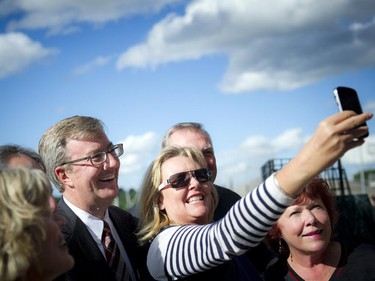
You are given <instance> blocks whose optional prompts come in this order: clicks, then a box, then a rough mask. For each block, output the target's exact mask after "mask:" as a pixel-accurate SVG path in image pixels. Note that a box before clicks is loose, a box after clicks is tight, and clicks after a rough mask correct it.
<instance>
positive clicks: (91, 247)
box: [39, 116, 149, 281]
mask: <svg viewBox="0 0 375 281" xmlns="http://www.w3.org/2000/svg"><path fill="white" fill-rule="evenodd" d="M123 152H124V150H123V145H122V144H113V143H112V142H111V141H110V140H109V139H108V137H107V135H106V133H105V131H104V125H103V123H102V121H100V120H98V119H96V118H93V117H88V116H73V117H69V118H66V119H63V120H62V121H60V122H58V123H57V124H55V125H53V126H52V127H51V128H49V129H48V130H47V131H46V132H45V133H44V134H43V136H42V138H41V139H40V141H39V154H40V156H41V157H42V160H43V163H44V165H45V167H46V172H47V175H48V177H49V179H50V180H51V181H52V182H53V184H54V185H55V186H56V188H57V189H58V190H59V191H60V192H61V193H62V199H61V200H60V201H59V203H58V206H57V212H58V213H60V214H61V215H63V216H65V217H66V218H67V223H66V224H65V226H64V228H63V229H62V232H63V234H64V236H65V239H66V241H67V244H68V247H69V250H70V253H71V255H72V256H73V257H74V259H75V266H74V268H73V269H72V270H70V271H69V272H67V274H66V275H64V276H61V277H60V278H59V280H64V279H65V280H71V281H75V280H77V281H78V280H90V281H95V280H98V281H99V280H106V281H115V280H116V281H120V280H132V281H135V280H148V279H149V274H148V271H147V269H146V253H147V249H146V248H141V247H139V246H138V243H137V238H136V235H135V232H136V228H137V225H138V219H136V218H135V217H133V216H132V215H130V214H129V213H128V212H126V211H125V210H123V209H121V208H118V207H116V206H112V202H113V200H114V198H115V197H116V196H117V195H118V192H119V187H118V174H119V168H120V161H119V157H120V156H121V155H122V154H123Z"/></svg>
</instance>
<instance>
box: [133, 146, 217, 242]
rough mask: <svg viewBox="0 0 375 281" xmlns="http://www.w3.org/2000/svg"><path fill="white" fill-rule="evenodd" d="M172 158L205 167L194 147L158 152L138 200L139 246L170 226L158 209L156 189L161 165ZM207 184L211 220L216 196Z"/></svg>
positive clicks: (198, 151)
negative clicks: (209, 190)
mask: <svg viewBox="0 0 375 281" xmlns="http://www.w3.org/2000/svg"><path fill="white" fill-rule="evenodd" d="M174 157H188V158H189V159H191V160H193V161H194V162H195V163H197V164H198V165H199V166H200V167H202V168H203V167H206V166H207V164H206V161H205V159H204V156H203V154H202V152H201V151H200V150H199V149H197V148H194V147H167V148H164V149H163V150H162V151H161V152H160V154H159V156H158V157H157V158H156V159H155V160H154V161H153V162H152V163H151V165H150V166H149V168H148V169H147V171H146V173H145V176H144V179H143V183H142V187H141V195H140V199H139V202H140V214H139V215H140V217H139V219H140V220H139V222H140V224H139V225H140V226H139V231H138V237H139V243H140V244H141V245H143V244H145V243H147V242H149V241H150V240H152V239H153V238H154V237H155V236H156V235H157V234H158V233H159V232H160V230H161V229H162V228H164V227H166V226H169V225H171V222H170V220H169V218H168V216H167V214H166V213H165V212H163V211H161V210H160V209H159V207H158V201H159V196H160V192H159V190H158V187H159V185H160V183H161V182H162V172H161V168H162V164H163V163H164V162H165V161H166V160H168V159H170V158H174ZM208 184H210V186H211V198H212V204H211V206H212V207H211V210H210V214H209V218H210V220H212V219H213V215H214V211H215V208H216V206H217V203H218V195H217V192H216V189H215V188H214V187H213V185H212V183H211V182H209V183H208Z"/></svg>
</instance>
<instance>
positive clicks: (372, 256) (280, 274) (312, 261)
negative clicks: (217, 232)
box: [265, 177, 375, 281]
mask: <svg viewBox="0 0 375 281" xmlns="http://www.w3.org/2000/svg"><path fill="white" fill-rule="evenodd" d="M335 207H336V204H335V195H334V194H333V192H332V191H331V190H330V189H329V186H328V184H327V182H325V181H324V180H323V179H321V178H319V177H318V178H315V179H313V180H312V181H311V182H309V183H308V184H307V185H306V186H305V188H304V190H303V191H302V192H301V193H300V194H299V196H298V197H297V198H296V199H295V200H294V202H293V203H292V205H290V206H289V207H288V208H286V210H285V211H284V213H283V214H282V215H281V217H280V218H279V219H278V221H277V222H276V224H275V225H274V226H273V227H272V228H271V230H270V232H269V234H268V239H269V240H270V244H271V245H272V246H273V247H274V249H275V251H278V252H279V253H280V255H281V258H280V259H279V260H278V262H277V263H276V264H274V265H272V266H271V267H269V268H268V270H267V271H266V273H265V280H267V281H278V280H280V281H281V280H289V281H294V280H322V281H325V280H337V281H352V280H355V281H372V280H375V266H374V261H375V246H373V245H366V244H353V243H347V242H346V243H345V242H343V241H337V240H335V239H334V237H333V235H334V233H333V229H334V224H335V222H336V219H337V213H336V209H335Z"/></svg>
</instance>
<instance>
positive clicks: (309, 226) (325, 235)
mask: <svg viewBox="0 0 375 281" xmlns="http://www.w3.org/2000/svg"><path fill="white" fill-rule="evenodd" d="M277 226H278V228H279V230H280V232H281V237H282V238H283V239H284V240H285V242H287V244H288V246H289V250H290V252H291V254H292V255H293V256H295V255H297V254H298V253H302V254H307V255H312V254H317V253H322V252H323V251H324V250H325V249H326V247H327V246H328V244H329V242H330V239H331V233H332V229H331V221H330V218H329V215H328V212H327V210H326V208H325V206H324V204H323V202H322V200H321V199H319V198H317V199H309V200H308V201H306V202H303V203H301V204H298V205H292V206H290V207H288V208H287V209H286V210H285V212H284V213H283V214H282V216H281V217H280V218H279V220H278V222H277Z"/></svg>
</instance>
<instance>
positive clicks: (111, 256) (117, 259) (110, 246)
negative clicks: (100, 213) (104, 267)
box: [102, 221, 130, 281]
mask: <svg viewBox="0 0 375 281" xmlns="http://www.w3.org/2000/svg"><path fill="white" fill-rule="evenodd" d="M103 222H104V229H103V234H102V243H103V246H104V253H105V257H106V259H107V262H108V265H109V267H110V268H111V269H112V271H113V272H114V273H115V275H116V280H117V281H128V280H130V277H129V274H128V273H127V271H126V264H125V262H124V260H123V258H122V256H121V254H120V249H119V247H118V246H117V244H116V241H115V239H114V238H113V236H112V233H111V229H110V227H109V225H108V223H107V222H105V221H103Z"/></svg>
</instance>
